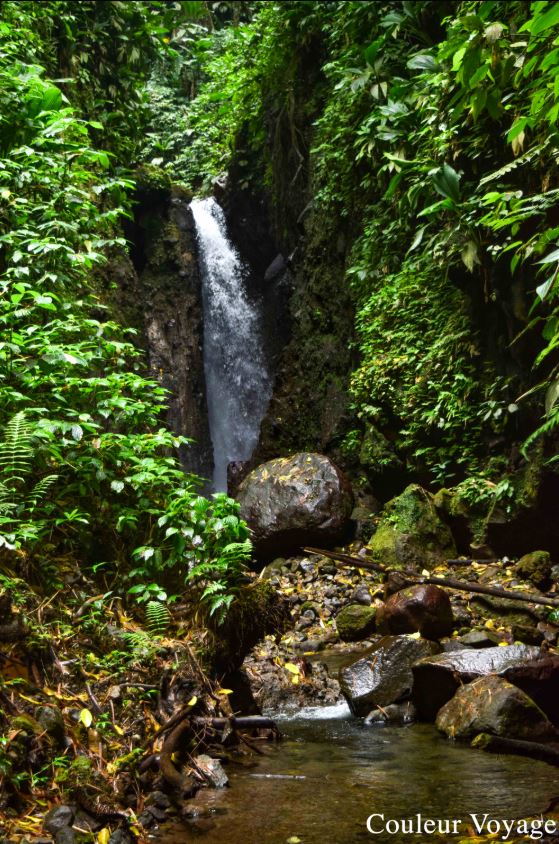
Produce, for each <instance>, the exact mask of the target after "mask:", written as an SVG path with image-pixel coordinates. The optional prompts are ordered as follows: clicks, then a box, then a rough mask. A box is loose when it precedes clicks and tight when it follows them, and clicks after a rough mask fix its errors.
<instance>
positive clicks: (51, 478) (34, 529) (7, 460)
mask: <svg viewBox="0 0 559 844" xmlns="http://www.w3.org/2000/svg"><path fill="white" fill-rule="evenodd" d="M35 447H36V443H35V441H34V438H33V426H32V424H31V423H30V421H29V420H27V419H26V417H25V412H24V411H19V413H16V414H15V416H14V417H13V418H12V419H10V420H9V422H8V423H7V425H6V431H5V434H4V439H3V440H2V441H0V473H1V480H0V525H2V526H3V529H4V530H6V529H7V530H8V533H9V535H8V537H7V538H8V540H9V541H12V542H14V541H22V540H23V541H29V540H31V539H33V540H36V539H38V538H39V537H40V536H41V535H42V534H43V533H44V532H45V530H46V528H47V525H48V521H47V520H46V519H45V517H46V516H47V514H48V512H49V509H50V511H51V512H52V507H51V508H48V509H45V506H44V505H45V499H46V497H47V495H48V493H49V490H50V489H51V487H52V486H53V485H54V484H55V482H56V481H57V480H58V475H53V474H49V475H44V477H42V478H40V479H39V480H35V482H34V483H33V485H30V483H29V481H30V476H31V475H32V474H33V473H34V469H35V459H34V458H35V450H36V448H35ZM41 510H43V513H41ZM41 515H42V516H43V518H41Z"/></svg>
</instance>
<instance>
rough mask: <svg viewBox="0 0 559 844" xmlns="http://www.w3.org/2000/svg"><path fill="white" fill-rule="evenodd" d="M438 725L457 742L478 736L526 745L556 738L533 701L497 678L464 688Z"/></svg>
mask: <svg viewBox="0 0 559 844" xmlns="http://www.w3.org/2000/svg"><path fill="white" fill-rule="evenodd" d="M436 725H437V729H438V730H440V731H441V732H442V733H445V734H446V735H447V736H448V737H449V738H457V739H471V738H474V736H476V735H478V734H479V733H490V734H492V735H496V736H504V737H506V738H514V739H520V740H523V741H539V742H545V741H550V740H553V739H554V738H557V733H556V731H555V729H554V728H553V726H552V724H551V723H550V722H549V721H548V719H547V718H546V716H545V714H544V713H543V712H542V711H541V709H539V708H538V707H537V706H536V704H535V703H534V701H533V700H531V699H530V698H529V697H528V695H527V694H525V693H524V692H523V691H522V690H521V689H518V688H517V687H516V686H513V685H512V683H509V682H507V680H505V679H504V678H503V677H498V676H497V675H495V674H489V675H488V676H487V677H480V678H479V679H478V680H474V682H473V683H469V684H467V685H465V686H461V687H460V688H459V689H458V691H457V692H456V694H455V695H454V697H453V698H451V700H449V701H448V703H445V705H444V706H443V707H442V708H441V709H440V710H439V713H438V715H437V720H436Z"/></svg>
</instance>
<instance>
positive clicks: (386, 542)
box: [368, 484, 456, 569]
mask: <svg viewBox="0 0 559 844" xmlns="http://www.w3.org/2000/svg"><path fill="white" fill-rule="evenodd" d="M368 547H369V549H370V551H371V552H372V556H373V558H374V559H375V560H377V561H378V562H379V563H381V564H382V565H384V566H387V567H388V568H396V569H397V568H406V567H409V566H412V567H413V566H427V567H429V566H434V565H438V564H439V563H441V562H443V561H444V560H446V559H449V558H451V557H455V556H456V546H455V544H454V540H453V538H452V534H451V532H450V528H449V527H448V526H447V525H446V524H445V523H444V522H443V521H442V519H441V518H440V516H439V514H438V513H437V510H436V508H435V505H434V503H433V496H432V495H430V493H428V492H427V491H426V490H425V489H423V488H422V487H420V486H418V485H417V484H410V486H408V487H406V489H405V490H404V491H403V493H402V494H401V495H398V496H397V497H396V498H393V499H392V501H389V502H388V504H387V505H386V507H385V508H384V512H383V515H382V518H381V521H380V523H379V525H378V527H377V530H376V532H375V534H374V535H373V537H372V539H371V541H370V543H369V546H368Z"/></svg>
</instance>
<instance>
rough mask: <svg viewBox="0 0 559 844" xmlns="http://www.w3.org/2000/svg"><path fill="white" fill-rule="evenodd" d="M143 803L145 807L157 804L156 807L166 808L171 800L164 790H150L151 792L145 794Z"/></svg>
mask: <svg viewBox="0 0 559 844" xmlns="http://www.w3.org/2000/svg"><path fill="white" fill-rule="evenodd" d="M144 805H145V806H146V807H148V806H157V808H158V809H168V808H169V807H170V805H171V801H170V800H169V797H168V796H167V795H166V794H165V792H164V791H152V792H151V794H148V795H147V797H146V799H145V801H144Z"/></svg>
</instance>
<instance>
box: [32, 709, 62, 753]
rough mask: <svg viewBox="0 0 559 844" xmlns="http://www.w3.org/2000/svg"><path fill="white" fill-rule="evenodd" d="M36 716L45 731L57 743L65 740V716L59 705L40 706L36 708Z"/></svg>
mask: <svg viewBox="0 0 559 844" xmlns="http://www.w3.org/2000/svg"><path fill="white" fill-rule="evenodd" d="M35 718H36V719H37V721H38V723H39V724H40V725H41V727H42V728H43V730H44V731H45V733H47V735H49V736H50V737H51V738H52V739H54V741H55V742H57V744H61V743H62V742H63V740H64V734H65V728H64V717H63V715H62V712H61V711H60V709H59V708H58V707H57V706H39V707H38V708H37V709H36V710H35Z"/></svg>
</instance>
